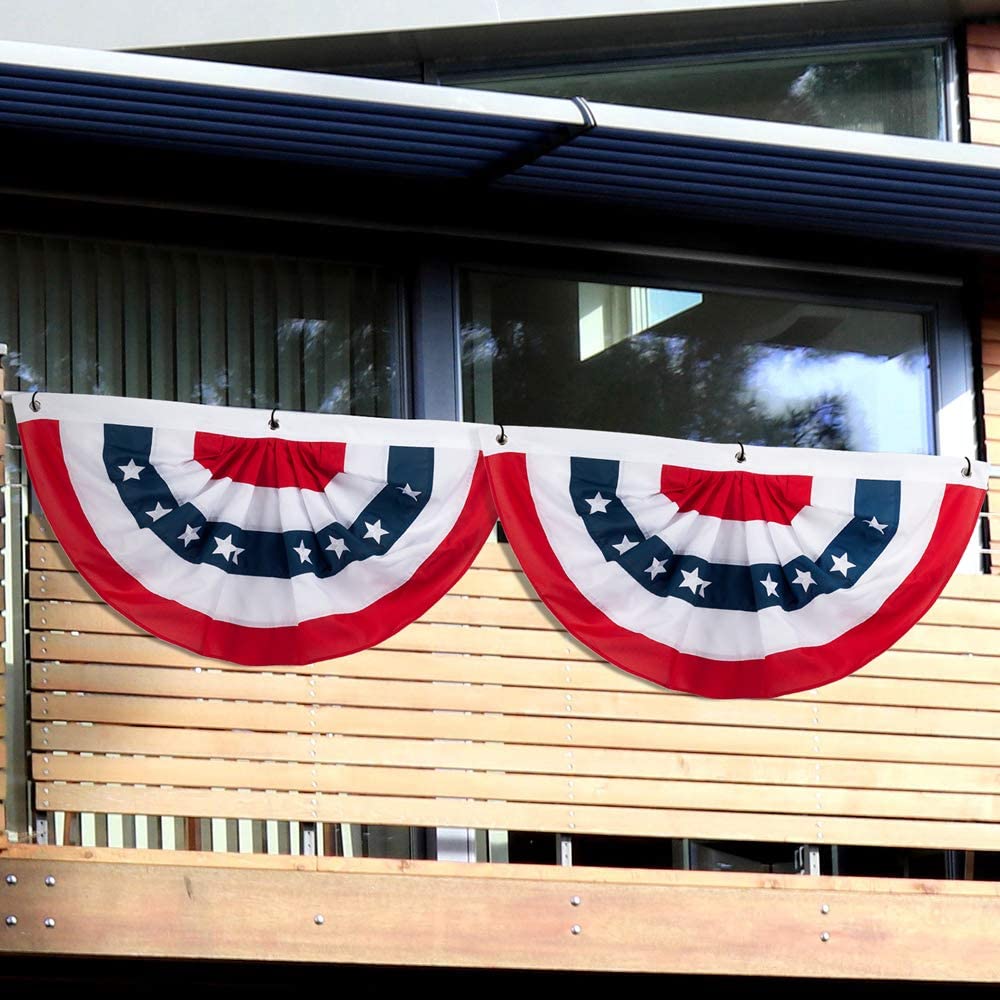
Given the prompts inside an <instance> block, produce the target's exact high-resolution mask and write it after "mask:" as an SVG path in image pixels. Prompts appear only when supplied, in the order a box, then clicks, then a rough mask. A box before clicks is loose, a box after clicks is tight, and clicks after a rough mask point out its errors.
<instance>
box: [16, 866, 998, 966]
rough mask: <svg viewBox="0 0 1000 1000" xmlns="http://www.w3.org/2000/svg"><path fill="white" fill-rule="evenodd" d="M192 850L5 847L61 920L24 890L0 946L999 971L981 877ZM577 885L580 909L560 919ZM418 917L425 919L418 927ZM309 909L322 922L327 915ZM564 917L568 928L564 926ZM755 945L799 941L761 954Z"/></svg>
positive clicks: (87, 951) (485, 962) (444, 962)
mask: <svg viewBox="0 0 1000 1000" xmlns="http://www.w3.org/2000/svg"><path fill="white" fill-rule="evenodd" d="M15 850H20V849H17V848H15ZM91 853H92V854H93V855H94V856H95V857H101V858H103V857H104V855H105V854H106V852H103V851H98V850H92V851H91ZM136 853H137V855H138V854H140V853H141V852H136ZM188 857H189V855H187V854H178V855H177V856H176V857H175V858H171V859H170V860H173V861H174V864H162V863H161V864H157V863H146V862H145V861H141V860H139V859H137V860H139V863H136V864H127V863H117V862H111V861H105V860H100V861H97V860H95V861H60V860H52V859H50V858H45V859H44V860H43V859H21V858H17V857H12V859H11V861H10V865H11V871H12V872H13V873H14V874H16V876H17V877H18V879H19V881H20V882H21V883H22V884H24V885H33V884H36V883H39V884H40V882H41V880H42V879H43V878H44V877H45V875H47V874H53V875H54V876H55V878H56V888H57V891H58V893H59V897H58V898H59V904H60V915H59V919H58V921H57V923H56V926H55V927H54V928H52V929H51V930H49V929H45V928H43V926H42V924H43V920H44V918H45V917H46V916H47V915H50V914H49V909H50V908H51V905H52V904H51V898H50V897H47V896H45V895H44V894H42V893H35V894H31V895H30V896H29V897H28V898H26V899H25V901H24V909H23V914H22V919H20V920H19V922H18V925H17V927H16V928H13V929H11V930H10V932H9V933H8V934H5V935H3V936H0V949H2V950H3V951H5V952H12V953H36V954H44V953H53V954H71V955H104V956H110V955H117V954H128V955H133V956H139V957H160V958H205V959H235V960H240V959H242V960H281V961H302V962H322V963H324V964H329V963H336V962H351V963H358V964H378V963H384V962H385V958H386V955H387V954H388V955H391V956H392V958H393V961H394V962H397V963H398V964H400V965H414V966H463V967H482V968H496V967H507V968H537V969H560V970H567V971H568V970H595V971H596V970H600V971H609V970H611V971H630V972H639V971H648V972H673V973H701V974H731V975H744V976H745V975H782V976H806V977H816V978H817V981H819V980H821V979H841V978H855V979H858V978H878V979H913V980H930V979H933V980H948V979H954V980H976V981H995V980H996V979H997V978H998V976H1000V971H998V967H997V964H996V962H995V956H994V953H993V950H992V935H993V933H994V928H995V926H996V924H997V920H998V919H1000V900H998V898H997V896H996V895H995V894H994V893H992V892H990V891H989V889H990V888H992V887H988V886H986V887H983V888H982V889H979V891H976V892H969V891H968V890H967V887H966V886H965V885H964V884H962V883H955V884H954V885H951V884H948V883H944V882H935V883H929V882H927V881H923V882H921V883H918V884H915V883H913V882H912V881H909V880H902V879H900V880H898V881H897V882H896V883H895V884H890V882H889V881H888V880H886V881H885V883H884V884H885V888H884V889H881V888H874V889H872V888H869V886H870V885H874V884H875V881H874V880H847V879H839V880H834V879H829V878H827V879H810V878H801V879H799V880H798V882H797V883H796V882H795V881H794V880H792V879H783V878H782V877H781V876H750V875H738V874H736V873H725V875H724V876H723V878H724V879H725V880H726V881H724V882H722V881H720V882H714V881H712V876H713V875H715V876H716V877H717V875H718V873H706V872H690V873H688V872H659V873H655V876H654V875H653V874H650V875H649V877H648V879H647V878H646V877H644V878H643V879H642V880H637V879H636V880H633V879H628V878H626V876H627V875H632V874H633V873H631V872H628V873H626V872H620V871H619V872H606V871H604V870H597V869H579V868H573V869H569V870H567V869H561V868H560V867H559V866H552V867H551V869H550V870H549V871H544V872H541V871H540V869H539V868H538V866H521V865H509V866H506V865H504V866H501V865H495V866H494V865H466V866H465V867H466V869H468V871H466V872H462V873H458V872H455V871H454V867H457V866H452V867H450V868H448V869H447V870H446V871H441V873H440V874H435V873H433V872H437V871H439V870H440V869H438V868H434V869H432V870H431V872H429V871H428V870H427V866H426V865H421V864H420V863H419V862H411V863H408V864H407V866H406V867H405V868H403V869H401V870H396V871H389V870H379V869H378V868H377V867H376V866H382V868H383V869H388V868H389V867H390V866H391V867H394V868H396V869H399V868H400V866H399V862H386V861H376V860H374V859H372V860H369V859H363V860H364V861H365V862H366V863H367V866H368V867H367V869H361V867H360V865H361V859H359V860H354V859H350V860H347V859H334V858H331V859H322V860H321V861H312V862H311V863H310V862H306V861H305V859H298V860H297V861H296V862H295V863H296V864H297V865H300V866H307V865H308V866H310V867H313V868H316V869H320V870H312V871H286V870H280V869H278V870H273V869H272V870H265V871H256V870H254V869H253V868H246V867H240V868H235V867H228V866H230V865H235V864H237V863H240V864H242V860H241V859H238V858H236V859H234V858H222V857H216V858H210V859H206V862H207V863H206V864H204V865H193V864H186V863H185V862H186V860H187V858H188ZM157 860H159V859H157ZM199 860H201V859H199ZM223 863H225V864H226V865H227V867H221V866H222V865H223ZM284 863H285V862H284V860H282V862H281V864H284ZM272 864H274V863H273V862H272ZM53 866H54V867H53ZM501 869H507V871H502V870H501ZM536 873H538V874H536ZM644 876H645V873H644ZM654 878H655V881H653V879H654ZM753 879H757V880H758V881H759V884H758V885H754V884H752V880H753ZM977 888H978V887H977ZM959 889H961V890H962V891H959ZM572 895H578V896H580V898H581V900H582V908H581V909H580V910H579V911H577V910H574V911H573V913H572V914H570V911H569V907H568V905H567V899H568V898H569V897H570V896H572ZM247 900H267V901H268V904H267V905H268V919H267V920H266V921H261V920H260V914H259V911H257V910H256V909H255V908H253V907H248V906H246V901H247ZM331 900H336V907H334V908H333V909H331V907H330V901H331ZM823 906H825V907H826V908H827V911H828V912H826V913H822V912H821V907H823ZM415 913H424V914H433V915H434V919H433V920H414V919H413V915H414V914H415ZM315 914H324V915H325V920H324V923H323V924H322V925H317V924H315V922H314V920H313V917H314V915H315ZM573 920H575V921H577V922H578V923H579V925H580V927H581V933H580V934H578V935H574V934H571V933H570V932H569V925H570V922H571V921H573ZM95 927H100V928H101V930H102V933H101V934H95V933H94V928H95ZM373 927H377V928H378V933H377V934H373V933H372V928H373ZM443 928H446V929H447V931H446V932H445V931H443ZM821 932H826V933H827V934H828V935H829V938H828V940H827V941H825V942H824V941H821V940H820V934H821ZM497 941H503V947H502V948H499V949H498V947H497ZM766 941H792V942H797V944H798V946H797V947H788V948H765V947H761V942H766Z"/></svg>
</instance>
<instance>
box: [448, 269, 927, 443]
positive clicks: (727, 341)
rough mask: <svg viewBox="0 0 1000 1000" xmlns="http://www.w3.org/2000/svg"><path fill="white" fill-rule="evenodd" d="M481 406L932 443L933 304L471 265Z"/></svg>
mask: <svg viewBox="0 0 1000 1000" xmlns="http://www.w3.org/2000/svg"><path fill="white" fill-rule="evenodd" d="M461 322H462V358H463V393H464V409H465V415H466V418H467V419H470V420H478V421H483V422H491V421H500V422H502V423H506V424H530V425H540V426H555V427H584V428H592V429H598V430H613V431H627V432H634V433H645V434H656V435H662V436H666V437H675V438H688V439H693V440H702V441H737V440H739V441H743V442H745V443H748V444H749V443H756V444H766V445H784V446H801V447H820V448H838V449H851V450H862V451H895V452H931V451H933V450H934V439H933V436H932V431H931V427H932V420H931V389H930V362H929V354H928V347H927V342H926V337H925V331H924V327H925V316H924V314H923V313H921V312H919V311H913V312H906V311H900V310H896V309H888V308H886V309H878V308H861V307H858V306H853V305H846V304H834V303H831V302H829V301H810V300H808V299H805V298H803V299H798V298H794V297H790V296H787V295H786V296H771V295H763V294H751V293H748V292H744V291H735V290H734V291H715V290H710V289H701V290H699V289H694V288H685V289H670V288H650V287H636V286H628V285H618V284H598V283H592V282H578V281H568V280H561V279H551V278H540V277H524V276H519V275H512V274H498V273H484V272H466V273H465V274H464V275H463V277H462V284H461Z"/></svg>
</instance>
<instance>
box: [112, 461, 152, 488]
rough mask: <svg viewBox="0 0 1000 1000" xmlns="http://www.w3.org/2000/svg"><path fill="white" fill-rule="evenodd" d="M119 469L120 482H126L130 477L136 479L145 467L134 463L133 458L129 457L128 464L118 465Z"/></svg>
mask: <svg viewBox="0 0 1000 1000" xmlns="http://www.w3.org/2000/svg"><path fill="white" fill-rule="evenodd" d="M118 468H119V469H121V470H122V473H123V475H122V482H123V483H127V482H128V481H129V480H130V479H138V478H139V473H140V472H142V471H143V469H145V468H146V466H144V465H136V464H135V459H134V458H130V459H129V460H128V465H119V466H118Z"/></svg>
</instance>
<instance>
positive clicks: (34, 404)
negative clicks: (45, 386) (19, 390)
mask: <svg viewBox="0 0 1000 1000" xmlns="http://www.w3.org/2000/svg"><path fill="white" fill-rule="evenodd" d="M28 407H29V409H30V410H31V412H32V413H37V412H38V411H39V410H40V409H41V408H42V404H41V403H39V402H38V390H37V389H36V390H35V391H34V392H33V393H32V394H31V402H30V403H28Z"/></svg>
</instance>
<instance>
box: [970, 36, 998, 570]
mask: <svg viewBox="0 0 1000 1000" xmlns="http://www.w3.org/2000/svg"><path fill="white" fill-rule="evenodd" d="M966 66H967V76H966V90H967V93H968V113H969V119H968V122H969V138H970V140H971V141H972V142H974V143H977V144H980V145H988V146H997V145H1000V23H994V24H969V25H966ZM982 287H983V299H982V303H981V307H982V311H981V314H980V329H981V331H982V383H983V394H982V409H983V418H984V430H985V434H986V451H987V457H988V460H989V461H990V462H991V463H992V464H993V465H994V466H996V467H1000V268H998V265H997V263H996V262H995V261H992V260H990V259H986V260H985V261H984V262H983V270H982ZM987 510H988V511H989V512H990V515H991V516H990V518H989V522H990V529H991V531H990V534H991V536H992V540H991V549H992V550H993V551H992V556H991V563H992V568H993V572H994V573H1000V478H996V477H995V478H993V479H992V480H991V482H990V495H989V499H988V501H987Z"/></svg>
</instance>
